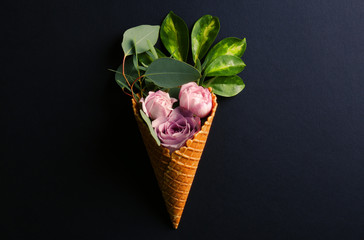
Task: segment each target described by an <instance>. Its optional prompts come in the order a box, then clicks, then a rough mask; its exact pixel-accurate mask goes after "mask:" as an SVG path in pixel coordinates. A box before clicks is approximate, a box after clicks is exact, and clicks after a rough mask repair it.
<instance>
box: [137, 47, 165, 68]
mask: <svg viewBox="0 0 364 240" xmlns="http://www.w3.org/2000/svg"><path fill="white" fill-rule="evenodd" d="M154 49H155V50H156V52H157V55H158V58H162V57H166V55H165V54H164V53H163V52H162V51H161V50H159V49H158V48H154ZM138 56H139V62H140V64H142V65H143V66H144V67H148V66H149V65H150V64H151V63H152V62H153V61H154V60H155V58H152V57H151V56H154V55H153V53H151V52H150V51H147V52H144V53H141V54H138Z"/></svg>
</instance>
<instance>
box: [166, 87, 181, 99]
mask: <svg viewBox="0 0 364 240" xmlns="http://www.w3.org/2000/svg"><path fill="white" fill-rule="evenodd" d="M180 90H181V88H179V87H176V88H171V89H169V91H168V93H169V96H170V97H173V98H176V99H178V98H179V91H180Z"/></svg>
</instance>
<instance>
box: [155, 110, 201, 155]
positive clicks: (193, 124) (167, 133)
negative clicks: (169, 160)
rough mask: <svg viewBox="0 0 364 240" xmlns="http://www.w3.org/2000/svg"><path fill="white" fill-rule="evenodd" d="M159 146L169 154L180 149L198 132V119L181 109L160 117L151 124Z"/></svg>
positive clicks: (199, 126) (199, 124)
mask: <svg viewBox="0 0 364 240" xmlns="http://www.w3.org/2000/svg"><path fill="white" fill-rule="evenodd" d="M152 127H153V128H154V130H155V131H156V133H157V136H158V138H159V140H160V141H161V145H162V146H164V147H166V148H168V149H169V150H170V151H171V152H173V151H175V150H178V149H180V148H181V147H182V146H183V145H184V144H185V143H186V141H187V140H188V139H190V138H192V137H193V135H194V134H195V133H196V132H198V131H200V128H201V121H200V118H199V117H196V116H193V113H192V112H190V111H188V110H187V109H184V108H182V107H177V108H175V109H173V111H172V112H171V114H170V115H169V116H168V117H160V118H157V119H155V120H154V121H153V122H152Z"/></svg>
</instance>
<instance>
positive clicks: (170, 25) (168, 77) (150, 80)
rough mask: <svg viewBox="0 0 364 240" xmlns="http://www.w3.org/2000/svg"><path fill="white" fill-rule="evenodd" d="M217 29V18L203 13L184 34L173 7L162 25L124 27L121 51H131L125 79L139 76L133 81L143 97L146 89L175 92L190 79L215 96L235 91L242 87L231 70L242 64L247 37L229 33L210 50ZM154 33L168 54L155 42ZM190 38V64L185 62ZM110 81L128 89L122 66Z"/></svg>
mask: <svg viewBox="0 0 364 240" xmlns="http://www.w3.org/2000/svg"><path fill="white" fill-rule="evenodd" d="M219 30H220V22H219V19H218V18H217V17H213V16H211V15H205V16H202V17H201V18H200V19H198V20H197V21H196V23H195V24H194V26H193V28H192V32H191V35H189V30H188V27H187V25H186V23H185V22H184V21H183V19H182V18H180V17H179V16H177V15H176V14H175V13H173V12H172V11H171V12H169V13H168V15H167V16H166V17H165V19H164V21H163V23H162V25H161V27H159V26H151V25H141V26H137V27H134V28H131V29H128V30H127V31H125V33H124V38H123V42H122V48H123V51H124V54H125V56H130V55H133V56H132V57H127V58H126V62H125V75H126V78H127V80H128V81H129V83H130V84H132V83H133V82H134V81H135V79H137V78H138V77H139V76H140V80H139V81H138V82H136V83H135V85H134V86H135V88H137V89H139V90H141V91H140V94H142V95H143V96H145V94H147V93H148V91H156V90H159V89H161V90H163V91H167V92H169V93H170V94H171V95H173V96H174V97H178V92H179V86H181V85H183V84H185V83H188V82H192V81H194V82H197V83H198V84H200V85H203V86H204V87H211V88H212V89H213V92H214V93H215V94H217V95H220V96H224V97H231V96H235V95H236V94H238V93H239V92H241V91H242V90H243V89H244V87H245V84H244V82H243V80H242V79H241V78H240V77H239V76H237V75H236V74H238V73H240V72H241V71H243V70H244V68H245V63H244V62H243V61H242V60H241V57H242V56H243V54H244V52H245V49H246V46H247V44H246V39H245V38H244V39H239V38H236V37H228V38H225V39H223V40H221V41H220V42H219V43H217V44H216V45H215V46H213V47H212V48H211V49H210V47H211V45H212V44H213V42H214V41H215V38H216V36H217V34H218V33H219ZM158 35H160V38H161V41H162V43H163V45H164V46H165V48H166V49H167V50H168V52H169V53H170V54H171V57H170V58H167V57H166V55H165V54H164V53H162V52H161V51H160V50H159V49H157V48H155V47H154V45H155V44H156V42H157V40H158ZM190 37H191V39H190ZM190 42H191V51H192V59H193V62H194V67H193V66H192V65H190V64H189V63H187V62H186V61H187V57H188V51H189V48H190V47H189V46H190ZM209 49H210V51H209ZM206 54H207V55H206ZM205 56H206V57H205ZM204 57H205V58H204ZM202 60H204V61H202ZM201 76H202V77H201ZM211 77H212V78H211ZM205 78H206V80H205ZM115 80H116V82H117V83H118V84H119V85H120V87H121V88H122V89H123V90H125V89H127V90H129V91H131V90H130V86H129V84H128V83H127V81H126V80H125V79H124V77H123V75H122V66H120V67H119V68H118V70H117V71H116V74H115Z"/></svg>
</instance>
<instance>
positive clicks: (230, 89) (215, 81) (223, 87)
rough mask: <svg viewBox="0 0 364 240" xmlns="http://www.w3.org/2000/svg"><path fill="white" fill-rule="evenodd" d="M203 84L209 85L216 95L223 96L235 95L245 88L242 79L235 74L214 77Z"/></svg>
mask: <svg viewBox="0 0 364 240" xmlns="http://www.w3.org/2000/svg"><path fill="white" fill-rule="evenodd" d="M203 86H204V87H206V88H208V87H211V88H212V91H213V92H214V93H215V94H216V95H219V96H223V97H232V96H235V95H237V94H238V93H239V92H241V91H242V90H243V89H244V88H245V84H244V82H243V80H242V79H241V78H240V77H239V76H237V75H234V76H227V77H224V76H221V77H214V78H211V79H210V80H209V81H208V82H207V83H204V84H203Z"/></svg>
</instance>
